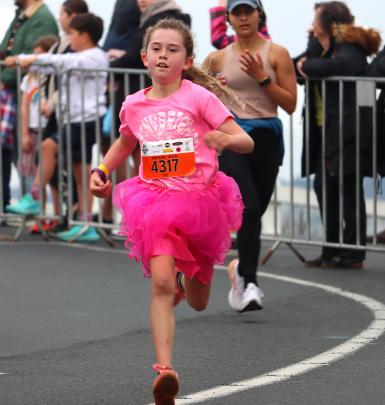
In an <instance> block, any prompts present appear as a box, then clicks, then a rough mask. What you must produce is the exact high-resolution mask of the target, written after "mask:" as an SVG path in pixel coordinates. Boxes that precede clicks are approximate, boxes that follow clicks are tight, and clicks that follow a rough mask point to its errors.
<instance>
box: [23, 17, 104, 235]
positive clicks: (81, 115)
mask: <svg viewBox="0 0 385 405" xmlns="http://www.w3.org/2000/svg"><path fill="white" fill-rule="evenodd" d="M102 33H103V21H102V19H101V18H100V17H97V16H95V15H94V14H91V13H84V14H80V15H77V16H76V17H74V18H73V19H72V20H71V22H70V42H71V48H72V50H73V51H74V52H73V53H67V54H62V55H58V54H57V55H53V54H42V55H34V56H27V55H19V57H18V58H19V59H20V62H21V65H22V66H23V67H28V66H29V65H30V64H32V63H35V62H39V63H42V64H49V65H53V66H54V68H55V69H56V72H57V74H60V75H61V85H62V89H61V100H59V109H60V113H61V116H62V117H63V120H64V126H63V135H64V141H65V140H66V138H67V135H68V134H66V130H67V125H66V124H68V123H69V124H70V134H69V135H70V136H71V152H72V163H73V172H74V177H75V182H76V191H77V194H78V198H79V212H80V219H81V220H82V221H85V222H89V221H91V220H92V213H91V208H92V196H91V194H90V193H89V192H87V190H84V189H83V185H82V184H83V173H82V150H81V149H82V148H81V133H82V127H83V124H84V128H85V143H86V156H85V157H84V158H85V159H86V162H85V163H86V166H85V173H86V176H87V177H86V179H85V180H86V182H87V183H88V180H89V174H88V173H89V169H90V163H91V158H92V147H93V145H94V143H95V133H96V124H97V121H98V120H99V121H100V120H101V117H102V116H103V115H104V114H105V112H106V100H105V90H106V77H107V74H106V73H102V72H94V71H92V70H93V69H94V70H96V69H97V70H99V69H107V68H108V57H107V54H106V53H105V52H104V51H102V50H101V49H100V48H99V47H98V46H97V44H98V41H99V40H100V38H101V37H102ZM76 69H88V71H87V72H86V73H84V72H76ZM70 70H75V72H69V71H70ZM68 72H69V73H68ZM67 86H69V90H70V91H69V95H70V99H69V100H67ZM57 149H58V146H57V144H56V150H55V152H57ZM87 183H86V184H87ZM32 195H33V197H34V198H35V199H37V195H36V193H35V192H33V193H32ZM36 202H37V201H36ZM57 237H58V238H59V239H61V240H64V241H71V240H74V239H76V240H77V241H80V242H92V241H97V240H99V235H98V234H97V232H96V230H95V229H94V228H93V227H87V228H86V229H84V227H82V226H78V225H77V226H74V227H72V228H71V229H69V230H68V231H64V232H59V233H58V234H57Z"/></svg>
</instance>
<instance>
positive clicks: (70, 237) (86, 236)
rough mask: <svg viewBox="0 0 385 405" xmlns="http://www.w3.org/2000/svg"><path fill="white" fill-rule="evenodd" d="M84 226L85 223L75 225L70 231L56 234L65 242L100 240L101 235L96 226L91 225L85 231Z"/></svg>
mask: <svg viewBox="0 0 385 405" xmlns="http://www.w3.org/2000/svg"><path fill="white" fill-rule="evenodd" d="M86 227H87V226H86ZM84 228H85V226H83V225H75V226H73V227H71V228H70V229H69V230H68V231H64V232H58V233H56V234H55V236H56V237H57V238H58V239H60V240H62V241H65V242H72V241H74V242H98V241H99V240H100V235H99V234H98V233H97V232H96V229H95V228H94V227H92V226H89V227H87V230H85V231H84ZM77 235H79V236H77Z"/></svg>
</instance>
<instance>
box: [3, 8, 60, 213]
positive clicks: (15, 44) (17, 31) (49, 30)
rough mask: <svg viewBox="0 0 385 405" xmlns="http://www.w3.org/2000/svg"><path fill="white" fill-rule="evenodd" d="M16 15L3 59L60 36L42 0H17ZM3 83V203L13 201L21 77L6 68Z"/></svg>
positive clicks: (7, 35) (4, 49)
mask: <svg viewBox="0 0 385 405" xmlns="http://www.w3.org/2000/svg"><path fill="white" fill-rule="evenodd" d="M15 5H16V7H17V8H16V14H15V17H14V19H13V20H12V22H11V24H10V26H9V28H8V30H7V32H6V33H5V36H4V38H3V40H2V42H1V44H0V60H3V59H5V58H6V57H8V56H12V55H17V54H19V53H31V52H32V46H33V44H34V43H35V42H36V40H37V39H38V38H39V37H41V36H44V35H57V34H58V28H57V24H56V21H55V18H54V16H53V15H52V14H51V12H50V11H49V9H48V7H47V6H46V5H45V4H44V2H43V1H42V0H15ZM0 80H1V83H0V143H1V153H2V163H3V167H2V182H3V192H2V194H3V201H2V203H3V206H6V205H7V204H9V201H10V185H9V183H10V177H11V163H12V154H13V153H12V151H13V149H14V143H15V134H16V108H17V98H16V97H17V94H16V93H17V91H16V86H17V76H16V72H15V70H14V69H7V68H6V69H3V70H2V72H1V78H0Z"/></svg>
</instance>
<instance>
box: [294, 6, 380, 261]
mask: <svg viewBox="0 0 385 405" xmlns="http://www.w3.org/2000/svg"><path fill="white" fill-rule="evenodd" d="M313 34H314V36H315V37H316V38H317V39H318V41H319V43H320V44H321V46H322V48H323V54H322V56H321V57H310V58H306V57H305V58H303V59H302V60H301V61H300V63H299V70H300V71H302V73H303V75H304V76H305V77H308V78H327V77H330V76H360V75H364V74H365V70H366V67H367V59H366V58H367V56H369V55H371V54H373V53H376V52H377V51H378V47H379V44H380V42H381V38H380V35H379V33H378V32H377V31H375V30H372V29H365V28H363V27H358V26H355V25H354V16H353V15H352V14H351V12H350V10H349V8H348V7H347V6H346V4H345V3H343V2H339V1H331V2H323V3H318V4H316V7H315V15H314V21H313ZM355 86H356V85H355V83H344V84H343V99H344V105H343V111H342V113H343V120H342V121H343V132H342V142H343V157H344V159H343V166H342V167H340V158H339V156H340V153H342V151H341V149H340V146H339V142H340V136H339V134H340V131H339V126H340V124H339V123H340V113H339V110H340V107H339V102H340V96H339V85H338V83H336V82H329V83H327V84H326V100H325V106H326V110H325V112H323V111H322V105H323V104H322V99H323V97H324V95H323V94H322V89H321V88H320V86H319V84H318V85H317V90H318V91H317V93H318V95H319V96H318V97H317V98H316V100H315V102H316V115H317V117H318V120H322V117H323V116H325V122H320V124H321V125H322V126H325V133H326V139H325V167H326V175H325V178H323V175H322V171H323V159H322V154H321V151H322V148H318V155H317V156H316V157H317V161H314V160H313V162H312V164H311V165H312V167H315V179H314V190H315V193H316V196H317V200H318V204H319V207H320V210H321V216H322V218H323V219H324V223H325V224H326V229H325V234H326V235H325V239H326V241H327V242H331V243H339V229H340V227H339V224H340V220H339V212H340V206H341V205H342V206H343V225H342V226H343V241H342V242H343V243H346V244H351V245H355V244H356V241H357V236H358V241H359V244H360V245H365V242H366V212H365V201H364V193H363V185H362V183H363V177H362V176H363V170H364V168H365V167H366V166H368V162H367V157H366V156H365V155H362V156H361V171H360V172H358V171H357V162H356V159H355V158H354V157H355V156H356V87H355ZM361 136H362V137H363V138H364V137H365V128H363V131H362V133H361ZM305 149H306V148H305ZM304 153H306V151H305V150H304ZM313 158H314V156H313ZM313 165H315V166H313ZM340 171H342V175H343V195H342V201H340V198H339V195H340V186H339V173H340ZM356 182H358V184H359V196H358V198H357V197H356V189H357V187H356ZM324 186H325V200H326V206H324V204H323V188H324ZM357 211H358V213H359V222H360V227H359V228H360V233H359V235H357V233H358V229H357V224H356V223H357V217H356V212H357ZM364 259H365V251H364V250H359V249H342V248H334V247H323V249H322V253H321V256H319V257H317V258H316V259H314V260H308V261H307V262H306V265H307V266H310V267H324V268H335V267H337V268H362V267H363V261H364Z"/></svg>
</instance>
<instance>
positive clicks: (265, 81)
mask: <svg viewBox="0 0 385 405" xmlns="http://www.w3.org/2000/svg"><path fill="white" fill-rule="evenodd" d="M258 83H259V85H260V86H261V87H267V86H268V85H269V84H270V83H271V77H270V76H265V77H264V78H263V79H262V80H261V81H260V82H258Z"/></svg>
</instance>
